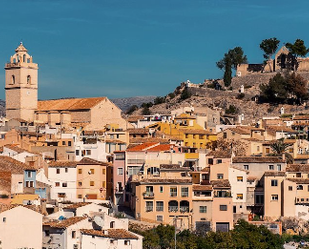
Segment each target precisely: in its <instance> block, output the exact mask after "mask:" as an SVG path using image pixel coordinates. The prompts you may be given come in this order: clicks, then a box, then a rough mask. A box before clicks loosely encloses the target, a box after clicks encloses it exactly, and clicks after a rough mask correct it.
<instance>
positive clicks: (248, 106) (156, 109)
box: [134, 73, 309, 123]
mask: <svg viewBox="0 0 309 249" xmlns="http://www.w3.org/2000/svg"><path fill="white" fill-rule="evenodd" d="M299 74H300V75H301V76H302V77H303V78H305V79H306V80H308V82H309V73H299ZM274 75H275V73H267V74H266V73H265V74H254V75H248V76H243V77H234V78H233V80H232V84H231V88H230V87H229V88H228V89H223V90H215V89H213V88H209V85H211V84H212V82H213V81H212V80H207V81H205V82H204V83H203V84H202V85H199V86H197V85H195V86H194V85H193V86H191V87H188V88H187V89H188V91H189V92H190V93H191V94H192V96H191V97H190V98H188V99H184V100H182V99H181V92H182V91H183V90H184V89H185V88H186V87H185V86H186V84H185V83H182V84H181V85H180V86H179V87H177V88H176V89H175V91H174V93H175V95H176V96H175V97H174V98H170V97H169V96H167V97H166V100H165V103H162V104H159V105H154V106H152V107H151V108H150V111H151V113H153V114H154V113H164V114H169V113H170V112H171V110H174V109H177V108H179V107H182V106H190V105H192V106H197V107H210V108H215V107H216V108H221V110H222V114H224V113H225V110H226V109H227V108H229V106H230V105H233V106H235V107H236V109H237V113H236V114H237V115H240V114H244V115H245V121H246V122H247V123H251V122H252V123H254V122H255V121H257V120H258V119H259V118H261V117H263V116H279V115H280V108H281V107H284V110H285V113H289V114H293V113H309V101H308V102H307V103H305V104H304V105H302V106H299V105H287V104H284V105H282V104H280V105H270V104H267V103H266V104H259V103H257V102H256V101H255V96H257V95H259V94H260V90H259V85H260V84H263V83H268V82H269V79H270V78H272V77H273V76H274ZM218 82H219V83H220V84H221V85H223V82H222V80H219V81H218ZM241 85H244V88H245V90H244V97H243V98H241V99H239V97H240V96H239V93H240V87H241ZM140 113H141V110H139V111H136V112H135V113H134V114H140Z"/></svg>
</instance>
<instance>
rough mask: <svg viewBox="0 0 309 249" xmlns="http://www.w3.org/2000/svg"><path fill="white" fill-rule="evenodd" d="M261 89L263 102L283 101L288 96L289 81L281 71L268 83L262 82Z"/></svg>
mask: <svg viewBox="0 0 309 249" xmlns="http://www.w3.org/2000/svg"><path fill="white" fill-rule="evenodd" d="M260 90H261V94H260V97H261V99H262V101H263V102H268V103H283V102H285V101H286V100H287V98H288V89H287V83H286V80H285V78H284V77H283V76H282V75H281V74H280V73H277V74H276V75H275V76H274V77H273V78H271V79H270V80H269V83H268V84H261V85H260Z"/></svg>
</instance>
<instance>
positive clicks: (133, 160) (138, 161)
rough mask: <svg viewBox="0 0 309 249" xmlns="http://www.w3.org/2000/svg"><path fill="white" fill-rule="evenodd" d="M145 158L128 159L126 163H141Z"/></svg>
mask: <svg viewBox="0 0 309 249" xmlns="http://www.w3.org/2000/svg"><path fill="white" fill-rule="evenodd" d="M143 163H145V159H128V164H143Z"/></svg>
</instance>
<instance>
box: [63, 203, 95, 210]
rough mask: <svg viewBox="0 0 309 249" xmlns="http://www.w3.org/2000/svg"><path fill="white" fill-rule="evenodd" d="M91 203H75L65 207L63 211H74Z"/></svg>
mask: <svg viewBox="0 0 309 249" xmlns="http://www.w3.org/2000/svg"><path fill="white" fill-rule="evenodd" d="M91 203H92V202H77V203H74V204H71V205H69V206H66V207H64V208H63V209H76V208H80V207H84V206H87V205H89V204H91Z"/></svg>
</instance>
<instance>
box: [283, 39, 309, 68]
mask: <svg viewBox="0 0 309 249" xmlns="http://www.w3.org/2000/svg"><path fill="white" fill-rule="evenodd" d="M285 46H286V47H287V49H288V50H289V51H290V53H291V54H292V55H293V62H292V64H293V68H294V72H295V71H296V70H297V68H298V62H297V57H298V56H300V57H305V56H306V54H307V53H308V52H309V49H308V48H307V47H306V46H305V42H304V41H303V40H301V39H296V41H295V42H294V43H293V44H292V43H289V42H288V43H286V44H285Z"/></svg>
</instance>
